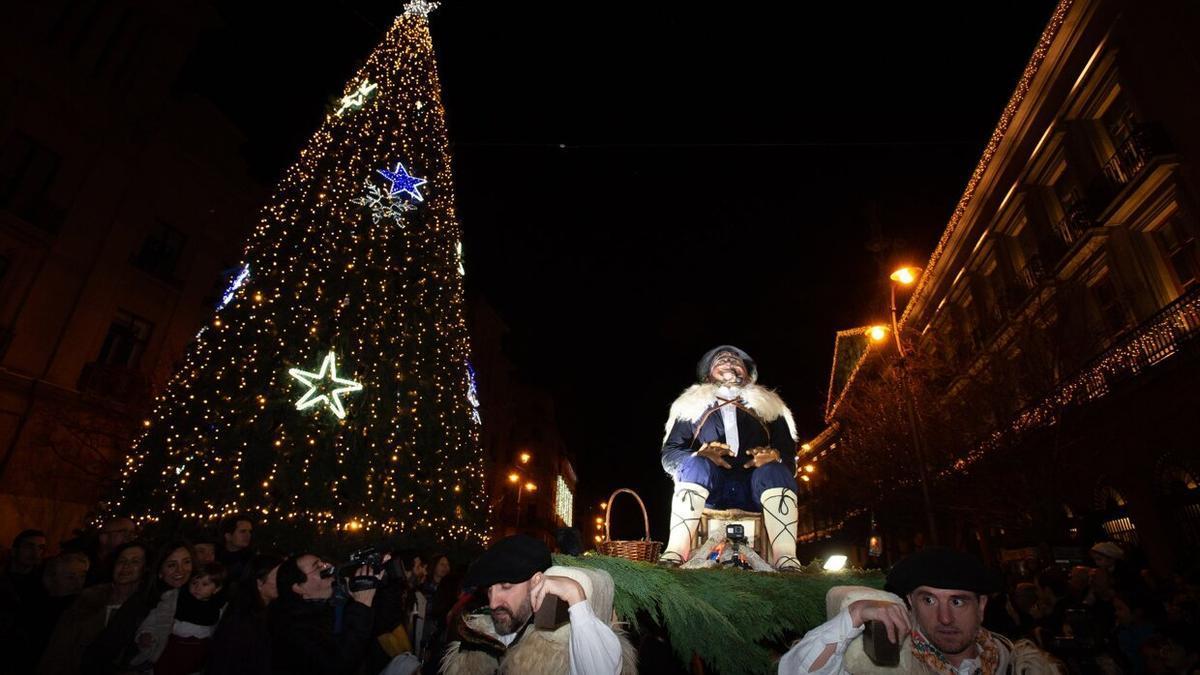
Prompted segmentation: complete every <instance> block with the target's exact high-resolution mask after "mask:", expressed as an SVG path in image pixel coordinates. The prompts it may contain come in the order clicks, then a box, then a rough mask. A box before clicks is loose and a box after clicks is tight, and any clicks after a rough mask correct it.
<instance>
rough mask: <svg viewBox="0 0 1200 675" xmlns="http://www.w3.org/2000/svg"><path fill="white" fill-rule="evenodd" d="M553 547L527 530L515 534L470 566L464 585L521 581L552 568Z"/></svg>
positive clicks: (479, 585) (475, 585)
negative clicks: (550, 547) (549, 546)
mask: <svg viewBox="0 0 1200 675" xmlns="http://www.w3.org/2000/svg"><path fill="white" fill-rule="evenodd" d="M552 564H553V563H552V562H551V561H550V549H549V548H546V545H545V544H543V543H542V542H540V541H538V540H537V539H534V538H533V537H531V536H529V535H527V534H514V535H513V536H511V537H507V538H505V539H501V540H500V541H499V542H497V543H496V545H495V546H493V547H491V548H489V549H488V550H487V551H486V552H485V553H484V554H483V555H482V556H481V557H480V558H479V559H478V560H476V561H475V562H474V563H472V564H471V568H470V569H469V570H467V578H466V579H465V580H464V581H463V586H464V587H474V588H486V587H488V586H491V585H492V584H519V583H522V582H525V581H529V577H532V576H533V575H534V574H535V573H537V572H545V571H546V570H548V569H550V565H552Z"/></svg>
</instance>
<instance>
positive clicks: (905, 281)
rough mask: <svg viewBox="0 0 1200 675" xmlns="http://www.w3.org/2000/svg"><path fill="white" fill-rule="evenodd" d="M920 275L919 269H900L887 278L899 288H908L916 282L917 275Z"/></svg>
mask: <svg viewBox="0 0 1200 675" xmlns="http://www.w3.org/2000/svg"><path fill="white" fill-rule="evenodd" d="M920 273H921V269H920V268H919V267H901V268H900V269H898V270H896V271H895V272H892V276H891V277H889V278H890V279H891V280H892V281H894V282H896V283H898V284H900V285H901V286H908V285H909V284H911V283H912V282H914V281H916V280H917V275H918V274H920Z"/></svg>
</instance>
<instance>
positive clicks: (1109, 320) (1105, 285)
mask: <svg viewBox="0 0 1200 675" xmlns="http://www.w3.org/2000/svg"><path fill="white" fill-rule="evenodd" d="M1089 288H1090V290H1091V292H1092V301H1093V302H1094V303H1095V304H1096V315H1097V318H1098V319H1099V326H1100V327H1101V328H1102V329H1103V330H1104V331H1106V335H1107V336H1108V337H1111V336H1114V335H1116V334H1118V333H1120V332H1122V331H1123V330H1125V328H1126V327H1128V326H1129V315H1128V314H1127V313H1126V312H1125V305H1124V303H1122V302H1121V295H1120V293H1118V292H1117V286H1116V284H1115V283H1113V280H1112V277H1111V276H1110V275H1109V274H1108V273H1107V272H1106V273H1104V274H1102V275H1101V276H1100V277H1099V278H1098V279H1096V281H1094V282H1092V284H1091V286H1089Z"/></svg>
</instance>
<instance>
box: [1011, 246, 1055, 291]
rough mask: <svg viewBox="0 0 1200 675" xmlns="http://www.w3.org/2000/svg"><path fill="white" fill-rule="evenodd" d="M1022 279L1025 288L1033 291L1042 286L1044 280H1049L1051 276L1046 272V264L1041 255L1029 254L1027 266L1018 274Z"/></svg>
mask: <svg viewBox="0 0 1200 675" xmlns="http://www.w3.org/2000/svg"><path fill="white" fill-rule="evenodd" d="M1017 276H1018V277H1019V278H1020V280H1021V285H1022V286H1024V287H1025V290H1028V291H1032V290H1035V289H1037V287H1038V286H1041V285H1042V283H1043V282H1045V281H1047V280H1049V278H1050V276H1049V274H1047V273H1046V266H1045V265H1043V264H1042V258H1041V256H1039V255H1031V256H1029V260H1028V261H1026V263H1025V266H1024V267H1022V268H1021V272H1020V274H1018V275H1017Z"/></svg>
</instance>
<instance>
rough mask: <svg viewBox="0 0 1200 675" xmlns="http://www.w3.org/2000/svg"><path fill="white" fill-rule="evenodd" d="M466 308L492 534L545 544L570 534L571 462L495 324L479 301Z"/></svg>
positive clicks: (548, 404) (548, 411)
mask: <svg viewBox="0 0 1200 675" xmlns="http://www.w3.org/2000/svg"><path fill="white" fill-rule="evenodd" d="M471 305H472V312H471V335H472V342H473V344H472V350H473V357H472V358H473V365H474V368H475V371H476V373H477V380H478V387H477V388H478V392H479V412H480V416H481V424H482V427H481V433H480V438H481V441H482V443H483V449H484V457H485V458H486V461H487V467H486V475H487V484H488V494H489V495H490V497H491V500H492V502H491V507H492V520H491V525H492V529H493V534H495V535H496V536H497V537H504V536H507V535H510V534H515V533H517V532H524V533H527V534H531V535H534V536H537V537H539V538H542V539H544V540H546V542H547V543H551V542H552V541H553V534H554V531H555V530H556V529H558V528H561V527H578V524H577V523H576V522H575V520H576V511H577V506H576V504H575V495H576V490H577V487H578V476H577V475H576V473H575V468H574V463H573V461H572V458H573V455H572V453H571V452H570V450H569V449H568V447H567V444H566V442H565V441H564V440H563V437H562V434H561V432H560V431H559V428H558V421H557V413H556V411H555V405H554V399H553V397H552V396H550V395H549V394H548V393H547V392H546V391H544V390H542V389H541V388H539V387H536V386H532V385H530V384H528V383H526V382H524V381H522V380H521V378H520V377H519V375H518V374H517V371H516V368H515V367H514V366H513V364H512V362H511V361H510V360H509V359H508V357H507V355H506V353H505V340H506V335H507V333H508V329H507V327H506V326H505V325H504V321H503V319H501V318H500V315H499V314H497V313H496V310H495V309H493V308H492V307H491V305H489V304H488V303H487V302H486V301H484V300H483V299H482V298H475V299H474V300H473V301H472V302H471ZM579 529H582V528H579Z"/></svg>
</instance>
